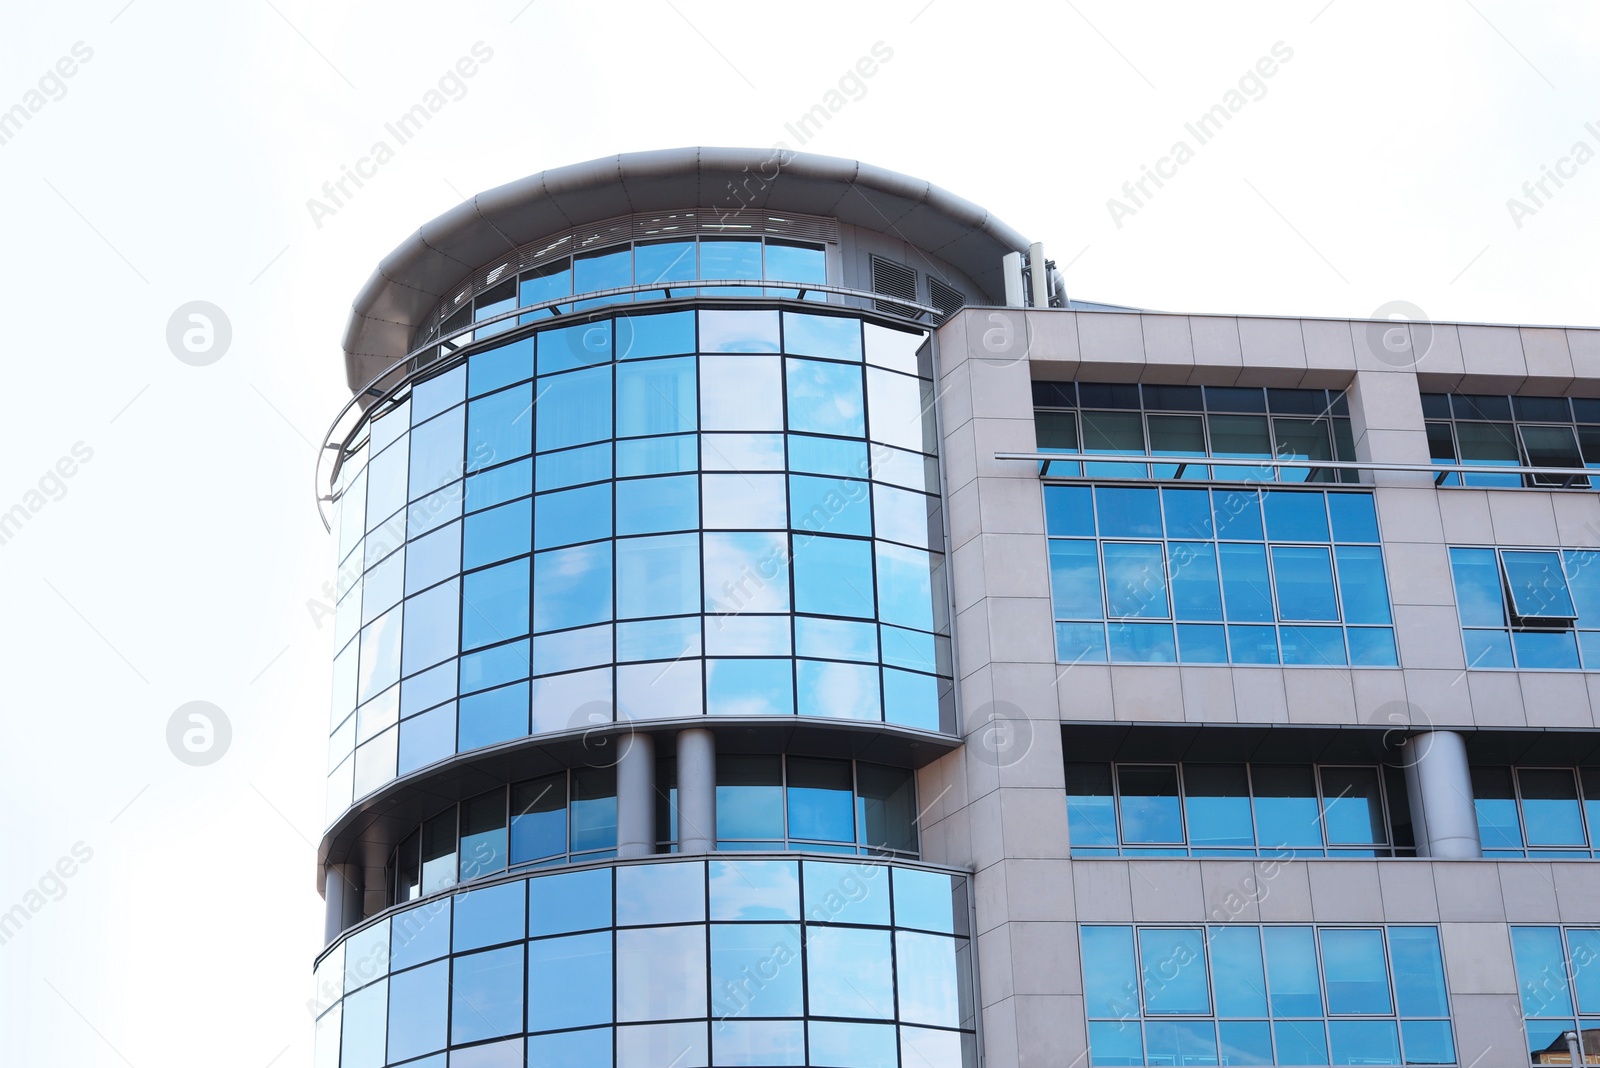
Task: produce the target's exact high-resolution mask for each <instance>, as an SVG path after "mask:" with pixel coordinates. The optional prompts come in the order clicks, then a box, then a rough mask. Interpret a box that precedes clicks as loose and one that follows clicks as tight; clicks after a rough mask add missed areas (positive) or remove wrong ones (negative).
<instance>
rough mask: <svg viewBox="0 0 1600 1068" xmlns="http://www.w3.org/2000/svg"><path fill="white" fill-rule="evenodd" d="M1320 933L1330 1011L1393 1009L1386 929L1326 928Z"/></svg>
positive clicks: (1379, 1011) (1383, 1011) (1381, 1011)
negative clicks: (1386, 947) (1386, 962)
mask: <svg viewBox="0 0 1600 1068" xmlns="http://www.w3.org/2000/svg"><path fill="white" fill-rule="evenodd" d="M1321 936H1322V974H1323V975H1324V976H1325V977H1326V979H1327V984H1328V1011H1329V1012H1330V1013H1336V1014H1339V1015H1350V1014H1363V1015H1381V1014H1386V1013H1388V1012H1390V1011H1392V1010H1391V1005H1390V999H1389V969H1388V967H1387V965H1386V964H1385V962H1384V954H1383V932H1381V931H1378V930H1376V929H1356V930H1346V929H1339V928H1324V929H1323V930H1322V932H1321Z"/></svg>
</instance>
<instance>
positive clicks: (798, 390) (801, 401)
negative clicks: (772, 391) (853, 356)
mask: <svg viewBox="0 0 1600 1068" xmlns="http://www.w3.org/2000/svg"><path fill="white" fill-rule="evenodd" d="M784 365H785V369H786V373H785V379H786V382H787V394H788V400H789V411H788V426H789V429H790V430H791V431H801V432H806V433H813V434H838V435H843V436H848V437H857V438H859V437H863V436H865V434H866V423H865V420H864V419H863V400H862V392H861V368H859V367H854V366H846V365H841V364H832V363H823V362H820V361H818V360H797V359H788V360H785V361H784Z"/></svg>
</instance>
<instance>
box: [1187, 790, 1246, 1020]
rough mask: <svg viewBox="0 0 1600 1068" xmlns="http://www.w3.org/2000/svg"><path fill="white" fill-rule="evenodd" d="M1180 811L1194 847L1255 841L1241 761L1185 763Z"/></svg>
mask: <svg viewBox="0 0 1600 1068" xmlns="http://www.w3.org/2000/svg"><path fill="white" fill-rule="evenodd" d="M1183 812H1184V817H1185V819H1186V821H1187V826H1188V832H1189V844H1190V845H1191V846H1194V847H1195V848H1221V847H1224V846H1252V845H1254V844H1255V832H1254V830H1253V829H1252V827H1251V824H1250V782H1249V778H1248V777H1247V775H1246V773H1245V768H1244V765H1243V764H1185V765H1184V767H1183ZM1241 1015H1242V1014H1241Z"/></svg>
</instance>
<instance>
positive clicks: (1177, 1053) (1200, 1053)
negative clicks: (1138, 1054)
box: [1144, 1020, 1217, 1064]
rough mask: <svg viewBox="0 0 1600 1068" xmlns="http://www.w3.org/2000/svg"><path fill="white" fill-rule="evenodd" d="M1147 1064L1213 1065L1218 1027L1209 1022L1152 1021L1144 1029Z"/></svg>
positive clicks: (1214, 1062)
mask: <svg viewBox="0 0 1600 1068" xmlns="http://www.w3.org/2000/svg"><path fill="white" fill-rule="evenodd" d="M1144 1046H1145V1056H1146V1057H1147V1058H1149V1061H1147V1062H1146V1063H1152V1062H1153V1063H1155V1064H1216V1063H1217V1025H1216V1024H1214V1023H1212V1022H1211V1021H1210V1020H1151V1021H1149V1022H1147V1023H1146V1024H1145V1025H1144Z"/></svg>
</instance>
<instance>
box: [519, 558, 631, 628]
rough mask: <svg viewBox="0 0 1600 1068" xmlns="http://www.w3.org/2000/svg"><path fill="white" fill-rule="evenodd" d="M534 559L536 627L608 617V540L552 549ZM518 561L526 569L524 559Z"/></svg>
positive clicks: (564, 624) (577, 622)
mask: <svg viewBox="0 0 1600 1068" xmlns="http://www.w3.org/2000/svg"><path fill="white" fill-rule="evenodd" d="M533 561H534V563H533V568H534V574H535V576H536V581H535V583H534V587H533V624H534V629H535V630H538V631H549V630H563V629H565V628H567V627H579V626H583V625H585V624H588V623H600V622H603V621H605V620H607V619H610V618H611V545H610V543H607V542H599V543H594V544H590V545H579V546H576V547H574V548H571V549H555V550H552V551H550V552H544V553H538V554H537V555H535V556H534V558H533ZM521 563H522V566H523V567H524V568H526V561H522V562H521ZM524 629H526V624H524Z"/></svg>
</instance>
